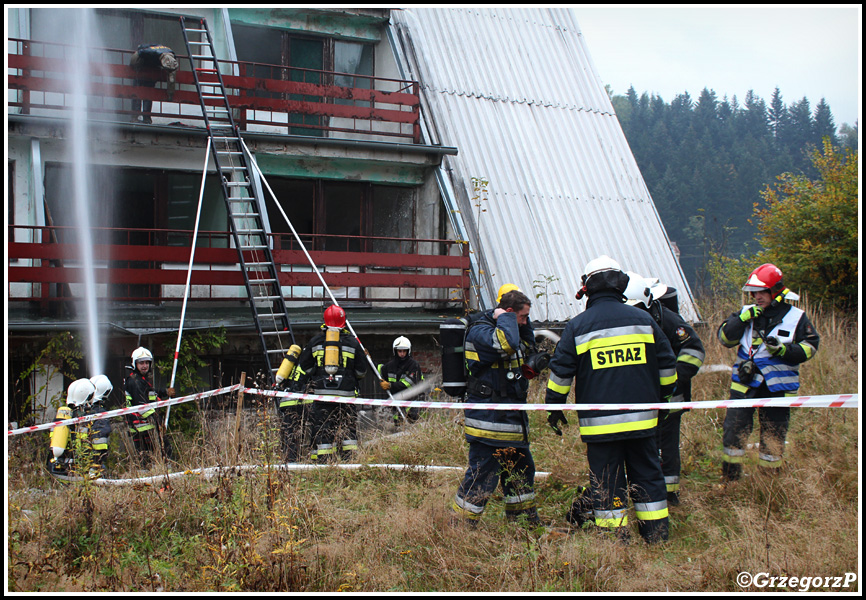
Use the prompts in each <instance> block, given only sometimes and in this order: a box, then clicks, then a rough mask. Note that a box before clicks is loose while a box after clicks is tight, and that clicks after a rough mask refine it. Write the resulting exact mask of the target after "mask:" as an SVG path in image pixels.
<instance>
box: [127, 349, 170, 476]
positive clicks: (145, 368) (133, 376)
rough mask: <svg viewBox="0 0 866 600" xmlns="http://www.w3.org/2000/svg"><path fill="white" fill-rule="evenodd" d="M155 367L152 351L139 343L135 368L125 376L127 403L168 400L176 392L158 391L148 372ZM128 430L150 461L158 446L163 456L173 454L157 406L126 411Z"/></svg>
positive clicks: (128, 405) (133, 355) (135, 353)
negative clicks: (165, 438)
mask: <svg viewBox="0 0 866 600" xmlns="http://www.w3.org/2000/svg"><path fill="white" fill-rule="evenodd" d="M152 367H153V354H152V353H151V352H150V350H148V349H147V348H144V347H138V348H136V349H135V350H133V352H132V369H131V370H130V372H129V376H128V377H127V378H126V384H125V385H124V392H125V396H126V406H127V407H130V406H141V405H142V404H150V403H152V402H156V401H157V400H165V399H167V398H169V397H173V396H174V390H173V389H169V390H159V391H157V390H156V389H155V388H154V387H153V384H152V383H151V382H150V379H149V376H150V374H151V371H152ZM126 422H127V425H128V426H129V434H130V435H131V436H132V443H133V445H134V447H135V450H136V453H137V454H138V455H139V457H140V458H141V459H142V461H143V462H144V463H145V464H147V463H148V462H149V461H150V459H151V458H152V455H153V454H154V452H155V451H157V449H158V450H159V452H161V453H162V454H163V456H164V457H167V458H170V454H171V452H170V446H169V445H168V444H167V442H166V441H165V440H164V436H163V433H162V431H161V426H160V419H159V415H158V413H157V410H156V409H155V408H148V409H146V410H145V411H144V412H141V413H138V412H134V413H129V414H127V415H126Z"/></svg>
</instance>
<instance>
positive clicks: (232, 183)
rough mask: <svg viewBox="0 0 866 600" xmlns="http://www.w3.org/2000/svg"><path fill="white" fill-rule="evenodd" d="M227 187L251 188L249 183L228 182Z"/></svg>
mask: <svg viewBox="0 0 866 600" xmlns="http://www.w3.org/2000/svg"><path fill="white" fill-rule="evenodd" d="M226 187H250V182H249V181H227V182H226Z"/></svg>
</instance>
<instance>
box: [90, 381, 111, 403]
mask: <svg viewBox="0 0 866 600" xmlns="http://www.w3.org/2000/svg"><path fill="white" fill-rule="evenodd" d="M90 382H91V383H92V384H93V386H94V387H95V388H96V396H94V398H93V401H94V402H102V401H103V400H106V399H107V398H108V396H109V395H110V394H111V392H112V390H113V389H114V386H112V385H111V381H110V380H109V379H108V377H106V376H105V375H94V376H93V377H91V378H90Z"/></svg>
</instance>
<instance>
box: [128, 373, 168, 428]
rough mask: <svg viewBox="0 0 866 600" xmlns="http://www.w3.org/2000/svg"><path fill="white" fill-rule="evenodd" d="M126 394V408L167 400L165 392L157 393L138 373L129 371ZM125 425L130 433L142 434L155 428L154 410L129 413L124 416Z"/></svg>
mask: <svg viewBox="0 0 866 600" xmlns="http://www.w3.org/2000/svg"><path fill="white" fill-rule="evenodd" d="M124 391H125V392H126V406H127V407H130V406H139V405H141V404H149V403H151V402H156V401H157V400H160V399H165V398H168V394H166V393H165V392H163V393H159V392H157V391H156V389H154V387H153V386H152V385H151V384H150V382H149V381H148V380H147V379H146V378H145V377H142V376H141V373H139V372H138V371H131V372H130V373H129V377H127V378H126V385H125V386H124ZM126 423H127V424H128V425H129V432H130V433H143V432H145V431H150V430H151V429H153V428H154V427H156V409H155V408H149V409H147V410H146V411H144V412H143V413H137V412H134V413H129V414H127V415H126Z"/></svg>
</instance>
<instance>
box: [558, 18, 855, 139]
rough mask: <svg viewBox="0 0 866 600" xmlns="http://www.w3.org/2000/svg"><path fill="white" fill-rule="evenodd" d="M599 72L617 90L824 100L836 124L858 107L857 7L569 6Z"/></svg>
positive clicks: (786, 100)
mask: <svg viewBox="0 0 866 600" xmlns="http://www.w3.org/2000/svg"><path fill="white" fill-rule="evenodd" d="M572 10H573V11H574V14H575V16H576V18H577V23H578V26H579V27H580V30H581V33H582V34H583V35H584V37H585V39H586V43H587V46H588V48H589V52H590V55H591V56H592V60H593V62H594V63H595V66H596V70H597V71H598V74H599V76H600V77H601V79H602V81H603V82H604V83H605V84H609V85H610V86H611V87H612V88H613V91H614V93H615V94H625V92H626V91H627V90H628V88H629V87H630V86H634V88H635V90H636V91H637V92H638V94H641V93H643V92H648V93H653V92H654V93H656V94H657V95H659V96H661V97H662V99H663V100H664V101H665V102H668V103H670V101H671V100H673V98H674V96H676V95H677V94H681V93H683V92H686V91H687V92H689V94H690V95H691V97H692V98H693V99H695V100H697V98H698V96H699V95H700V93H701V90H702V89H703V88H704V87H707V88H709V89H711V90H714V91H715V92H716V95H717V97H718V98H719V100H721V99H722V98H723V97H724V96H725V95H727V96H728V98H729V99H730V98H732V97H733V96H736V97H737V100H738V102H739V103H740V105H741V106H742V104H743V100H744V99H745V97H746V92H748V91H749V90H750V89H751V90H754V92H755V93H756V94H757V95H758V96H760V97H761V98H763V99H764V100H765V101H766V102H767V104H769V103H770V99H771V98H772V97H773V90H774V89H775V88H776V87H778V88H779V90H780V91H781V93H782V101H783V102H784V103H785V105H786V106H791V105H792V104H793V103H794V102H797V101H799V100H801V99H802V98H803V97H804V96H805V97H806V98H808V99H809V103H810V105H811V107H812V110H813V111H814V109H815V105H817V104H818V102H819V101H820V100H821V98H822V97H823V98H825V99H826V101H827V103H828V104H829V105H830V110H831V111H832V113H833V117H834V120H835V122H836V127H837V128H838V127H839V126H840V125H842V123H848V124H850V125H853V124H854V121H855V120H856V119H857V118H858V115H859V112H860V108H859V106H860V88H861V69H862V66H861V54H862V46H861V25H860V22H861V18H862V14H861V8H860V5H842V4H837V5H823V6H816V5H797V6H792V5H708V6H697V5H664V4H661V5H655V6H654V5H640V6H627V5H614V6H600V5H585V6H584V5H580V6H574V7H573V9H572Z"/></svg>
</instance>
